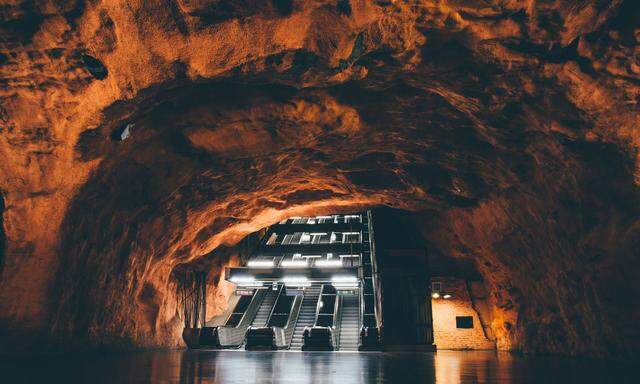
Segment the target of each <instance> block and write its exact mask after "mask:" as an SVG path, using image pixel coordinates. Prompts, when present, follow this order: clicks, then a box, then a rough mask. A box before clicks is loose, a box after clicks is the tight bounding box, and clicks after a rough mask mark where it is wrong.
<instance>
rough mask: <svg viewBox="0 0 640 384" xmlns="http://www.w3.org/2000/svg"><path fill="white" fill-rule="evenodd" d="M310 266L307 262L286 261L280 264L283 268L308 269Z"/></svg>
mask: <svg viewBox="0 0 640 384" xmlns="http://www.w3.org/2000/svg"><path fill="white" fill-rule="evenodd" d="M308 265H309V263H308V262H307V260H284V261H283V262H282V263H280V266H281V267H282V268H306V267H307V266H308Z"/></svg>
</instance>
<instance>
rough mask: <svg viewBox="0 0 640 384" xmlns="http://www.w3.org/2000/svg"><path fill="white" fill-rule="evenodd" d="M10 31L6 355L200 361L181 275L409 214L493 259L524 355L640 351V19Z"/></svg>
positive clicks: (44, 25) (482, 6)
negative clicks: (132, 353)
mask: <svg viewBox="0 0 640 384" xmlns="http://www.w3.org/2000/svg"><path fill="white" fill-rule="evenodd" d="M0 21H1V24H0V35H1V36H2V37H0V156H1V159H2V161H1V162H0V192H1V193H2V203H1V204H0V209H1V210H2V224H3V225H2V227H3V232H2V234H1V235H2V236H0V245H3V251H0V252H2V253H0V256H1V258H0V268H1V277H0V279H1V280H0V281H1V284H0V337H6V340H12V341H13V342H15V344H16V345H20V346H22V347H23V348H24V349H25V350H32V348H33V346H34V345H35V343H36V342H38V343H39V344H38V345H39V346H42V345H43V341H44V344H45V345H46V348H51V349H59V348H61V347H63V348H73V347H86V346H93V347H95V346H104V347H126V346H131V345H135V346H168V345H175V344H176V343H178V341H179V332H180V321H179V318H178V313H177V311H176V307H175V297H174V296H175V294H174V292H175V291H174V290H175V286H174V284H175V282H174V281H173V280H172V278H171V271H172V270H173V269H174V268H175V267H176V266H178V265H180V264H184V263H189V262H196V261H198V260H202V259H203V258H204V259H207V260H209V261H211V262H212V263H213V264H212V265H214V268H217V269H216V270H220V268H221V267H222V266H223V265H225V263H228V262H233V260H234V259H233V256H232V253H233V252H231V251H229V248H225V249H226V250H225V251H220V248H219V247H220V246H227V247H228V246H232V245H234V244H236V243H237V242H238V241H240V240H241V239H242V238H243V237H245V236H246V235H247V234H249V233H251V232H254V231H256V230H258V229H260V228H263V227H265V226H267V225H269V224H271V223H273V222H275V221H277V220H279V219H280V218H283V217H286V216H289V215H292V214H299V213H319V212H326V211H349V210H354V209H362V208H368V207H374V206H380V205H388V206H392V207H396V208H400V209H403V210H408V211H414V212H416V216H417V217H419V218H420V219H419V220H418V222H417V223H416V224H417V225H419V226H420V228H421V231H422V233H423V234H424V236H425V239H427V240H428V242H429V244H430V245H431V247H433V248H434V249H438V250H439V251H441V252H444V253H447V254H450V255H452V256H455V257H466V258H472V259H475V260H476V263H477V264H478V266H479V269H480V271H481V273H482V275H483V276H484V278H485V280H486V282H487V284H488V286H489V287H490V291H491V296H492V308H493V312H494V319H495V320H494V323H493V324H492V328H493V329H494V333H495V334H496V335H497V337H498V346H499V347H500V348H504V349H517V350H524V351H531V352H552V353H564V354H579V355H591V356H637V355H638V352H639V350H640V342H639V341H638V335H637V320H638V318H640V316H639V315H640V313H639V312H638V311H639V309H638V307H637V306H634V305H632V303H634V302H635V301H636V300H637V298H638V296H639V295H638V293H639V292H638V291H639V289H640V288H639V287H640V286H639V285H638V284H637V281H638V277H639V276H638V275H639V274H638V271H639V268H638V267H639V265H638V264H639V260H640V257H639V256H640V254H639V252H640V251H638V250H639V249H640V214H639V213H640V192H639V191H640V189H639V187H640V154H639V149H640V128H639V127H640V124H639V123H640V113H639V107H638V103H639V102H640V48H639V43H640V8H639V4H638V2H636V1H634V0H625V1H622V0H612V1H600V0H587V1H579V0H571V1H569V0H567V1H561V0H555V1H553V0H547V1H535V0H527V1H516V0H511V1H510V0H502V1H499V0H490V1H487V0H485V1H481V0H449V1H427V0H424V1H363V0H338V1H336V0H332V1H321V0H313V1H302V0H296V1H291V0H288V1H287V0H274V1H267V0H265V1H257V0H237V1H233V0H194V1H187V0H176V1H168V0H128V1H115V0H103V1H81V0H78V1H73V0H70V1H46V0H40V1H20V0H4V1H2V3H1V4H0ZM212 252H213V253H212ZM216 252H218V253H216ZM215 255H219V256H217V257H216V256H215ZM225 289H228V287H224V283H219V282H218V283H217V285H216V289H214V290H213V293H212V294H213V295H218V297H219V300H218V302H219V303H221V302H223V299H224V291H225ZM211 302H212V303H215V302H216V301H215V300H212V301H211ZM219 303H218V304H219Z"/></svg>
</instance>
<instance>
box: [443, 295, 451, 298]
mask: <svg viewBox="0 0 640 384" xmlns="http://www.w3.org/2000/svg"><path fill="white" fill-rule="evenodd" d="M442 297H444V298H445V299H450V298H451V295H449V294H447V295H444V296H442Z"/></svg>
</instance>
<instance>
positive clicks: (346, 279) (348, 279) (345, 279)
mask: <svg viewBox="0 0 640 384" xmlns="http://www.w3.org/2000/svg"><path fill="white" fill-rule="evenodd" d="M331 282H332V283H338V284H342V283H352V284H353V283H357V282H358V278H357V277H355V276H333V277H332V278H331Z"/></svg>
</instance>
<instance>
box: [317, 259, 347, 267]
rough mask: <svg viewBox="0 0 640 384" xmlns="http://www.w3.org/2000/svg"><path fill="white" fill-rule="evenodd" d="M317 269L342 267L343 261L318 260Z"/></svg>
mask: <svg viewBox="0 0 640 384" xmlns="http://www.w3.org/2000/svg"><path fill="white" fill-rule="evenodd" d="M315 265H316V267H342V260H317V261H316V264H315Z"/></svg>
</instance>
